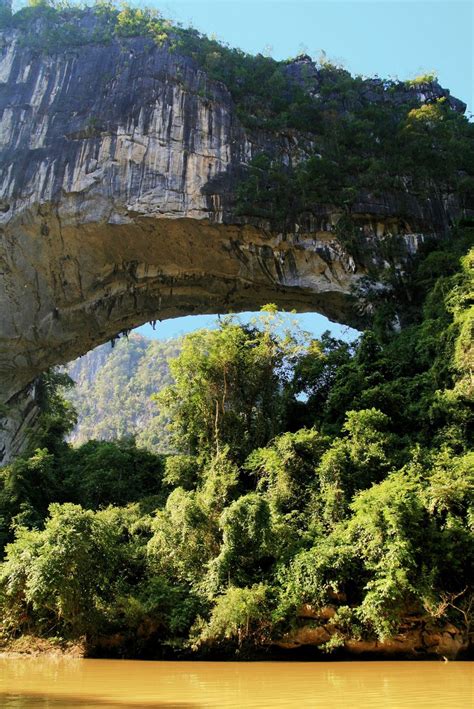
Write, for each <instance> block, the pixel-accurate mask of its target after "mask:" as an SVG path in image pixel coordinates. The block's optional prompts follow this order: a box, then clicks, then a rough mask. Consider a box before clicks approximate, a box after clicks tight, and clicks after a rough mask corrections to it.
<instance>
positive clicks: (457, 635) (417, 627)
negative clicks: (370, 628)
mask: <svg viewBox="0 0 474 709" xmlns="http://www.w3.org/2000/svg"><path fill="white" fill-rule="evenodd" d="M335 612H336V609H335V608H334V607H333V606H326V607H324V608H321V609H319V610H315V609H312V607H311V606H307V605H306V606H303V607H302V608H301V609H300V610H299V612H298V616H297V618H298V627H296V628H295V629H294V630H292V631H290V632H289V633H287V634H286V635H284V636H283V637H282V638H280V639H279V640H278V641H276V642H275V645H276V646H277V647H280V648H282V649H285V650H293V649H295V648H300V647H304V646H308V647H313V648H314V649H315V652H317V648H318V647H319V648H320V647H321V646H323V645H326V644H327V643H329V644H330V643H331V642H332V641H334V638H335V637H337V639H338V642H337V647H340V648H342V649H343V650H344V651H346V652H347V653H349V654H351V655H367V656H370V655H372V656H375V657H395V658H396V657H398V658H400V657H418V658H426V657H444V658H445V659H448V660H455V659H456V658H457V657H458V656H459V655H462V653H464V652H466V651H467V650H468V648H469V633H468V632H467V630H466V629H465V628H464V629H461V628H457V627H455V626H454V625H452V624H451V623H444V624H439V625H435V624H434V623H433V622H432V621H430V620H428V619H423V617H418V618H416V619H412V618H410V617H408V618H407V619H406V621H405V623H404V625H403V626H402V627H401V628H400V632H399V633H398V634H397V635H395V636H394V637H392V638H387V639H386V640H375V639H374V640H366V639H365V640H364V639H355V638H351V637H349V636H347V634H346V635H344V633H343V632H341V631H340V630H339V628H338V627H337V623H334V622H331V618H333V617H334V615H335Z"/></svg>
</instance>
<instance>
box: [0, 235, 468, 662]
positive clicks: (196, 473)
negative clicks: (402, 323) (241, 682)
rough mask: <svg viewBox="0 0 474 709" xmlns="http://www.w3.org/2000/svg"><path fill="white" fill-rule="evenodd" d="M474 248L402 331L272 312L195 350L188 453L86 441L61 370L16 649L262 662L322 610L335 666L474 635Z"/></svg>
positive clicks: (182, 393)
mask: <svg viewBox="0 0 474 709" xmlns="http://www.w3.org/2000/svg"><path fill="white" fill-rule="evenodd" d="M473 237H474V234H473V230H472V229H464V230H463V232H462V233H460V234H458V235H457V238H456V239H453V240H449V241H447V242H446V243H445V245H444V246H441V247H439V246H438V247H437V248H435V249H433V248H432V249H431V250H430V251H429V252H427V253H425V254H424V255H423V257H422V258H420V259H419V260H418V261H417V263H416V264H415V266H414V269H413V272H412V280H411V283H410V284H408V285H407V288H408V289H410V291H411V292H410V294H409V295H410V297H411V298H412V299H413V298H415V297H419V298H420V300H419V302H420V303H422V305H421V306H420V308H419V310H418V317H417V318H415V317H414V318H413V324H412V325H410V326H409V327H407V328H405V329H404V330H402V331H401V332H399V333H393V332H391V331H390V329H389V328H388V329H387V328H384V327H378V328H377V329H376V331H372V332H366V333H364V334H363V335H362V336H361V337H360V338H359V340H358V341H357V342H355V343H354V344H353V345H348V344H347V343H345V342H341V341H338V340H336V339H334V338H332V337H330V336H329V335H328V334H327V335H325V336H323V337H322V338H321V340H310V339H308V338H306V337H304V335H302V334H301V333H297V332H296V331H290V332H282V331H281V328H279V327H278V318H277V315H276V314H275V312H274V310H273V309H272V308H267V312H266V316H265V319H264V324H263V325H260V326H259V327H258V328H257V327H253V326H243V325H240V324H239V323H238V322H237V321H236V320H234V319H233V318H230V319H228V320H225V321H223V322H222V323H221V325H220V327H219V329H217V330H215V331H206V330H204V331H200V332H197V333H194V334H192V335H189V336H187V337H186V338H184V341H183V345H182V349H181V351H180V353H179V355H178V356H177V358H176V359H174V361H172V362H171V373H172V375H173V382H172V383H170V384H169V386H168V387H167V388H165V389H163V390H162V392H161V393H159V394H158V396H159V398H160V402H161V403H160V405H161V406H166V408H167V412H168V417H169V420H170V422H171V430H170V435H171V437H172V445H173V446H174V449H175V450H176V453H175V454H169V455H167V456H157V455H154V454H152V453H150V452H147V451H145V450H143V449H140V448H137V447H136V445H135V444H134V443H133V441H131V440H124V441H120V442H116V443H113V442H99V441H91V442H89V443H86V444H85V445H82V446H80V447H79V448H76V449H74V448H71V446H70V445H68V444H66V443H64V441H63V435H64V433H65V432H66V431H67V430H69V429H70V427H71V426H72V425H73V424H74V417H73V415H72V413H71V409H70V406H69V405H66V404H65V403H64V402H63V401H62V400H61V398H60V397H59V395H58V393H57V388H56V386H55V384H57V382H55V379H54V376H52V375H50V376H49V378H47V379H46V380H45V388H44V391H45V394H47V395H48V396H47V399H48V405H47V406H46V409H45V412H44V414H43V421H42V427H41V429H40V431H39V434H38V437H37V439H36V442H35V445H36V446H37V448H36V450H35V451H34V452H32V453H31V455H29V456H26V457H24V458H22V459H18V460H17V461H15V462H14V463H13V464H12V465H10V466H8V467H7V468H4V469H2V471H1V488H0V516H1V518H2V534H3V543H4V544H5V560H4V563H3V564H2V566H1V567H0V608H1V614H2V633H3V636H4V639H8V638H11V637H17V636H18V635H20V634H22V633H36V634H39V635H43V636H46V637H50V636H56V637H60V638H64V639H73V638H79V637H82V636H86V638H87V643H88V646H89V648H90V649H92V650H94V649H95V652H105V653H109V654H110V653H114V652H116V653H117V654H119V655H124V654H125V655H129V656H130V655H142V656H143V655H146V656H155V657H156V656H160V653H163V652H166V653H168V654H170V653H172V652H182V651H186V652H191V650H192V649H194V650H196V649H198V650H199V651H200V652H206V651H209V650H211V651H212V650H215V649H217V650H218V651H219V652H233V651H238V652H240V653H241V654H244V655H245V653H247V654H251V653H253V652H255V650H256V648H258V647H260V648H262V647H265V646H267V645H268V643H269V642H271V641H272V640H274V639H275V638H281V637H282V634H283V633H285V632H288V631H289V632H291V631H292V629H295V628H297V627H298V624H300V623H301V622H305V623H308V622H315V623H316V624H321V623H322V622H325V621H322V620H321V619H319V620H318V619H316V620H315V621H308V620H305V621H301V620H298V612H299V609H300V608H301V607H302V606H303V605H304V604H309V605H310V606H311V608H312V609H313V612H314V613H315V615H316V616H317V614H318V613H320V612H322V613H324V612H325V611H324V609H326V611H327V607H328V606H330V608H331V609H332V610H331V613H332V614H333V618H332V620H331V622H330V623H327V621H326V627H327V628H328V629H329V630H328V632H329V640H328V641H327V642H326V645H325V648H326V649H327V650H328V651H329V650H334V649H335V648H337V647H338V646H340V645H342V644H343V643H344V640H345V639H346V638H348V637H353V638H357V637H365V638H379V639H383V638H387V637H390V636H391V635H393V634H394V633H396V632H397V631H398V630H399V629H400V628H401V627H402V626H403V627H407V624H408V626H410V623H411V624H412V625H413V626H416V624H417V623H418V624H419V623H420V622H423V623H425V624H426V625H427V626H428V627H429V624H430V623H434V624H436V623H446V622H447V621H450V622H452V623H454V624H455V625H456V626H457V627H459V628H460V629H462V631H463V632H464V633H465V634H468V633H469V632H470V629H469V625H470V623H471V622H472V607H473V596H472V588H471V584H472V579H473V571H474V557H473V549H474V545H473V540H474V479H473V475H472V472H473V469H474V465H473V463H474V460H473V454H472V452H471V451H472V431H473V427H472V424H473V407H472V401H473V389H472V363H473V352H472V327H473V304H472V303H473V269H474V261H473V259H474V252H473V251H472V249H471V250H470V251H468V252H467V255H464V256H463V257H462V258H461V259H460V256H461V254H462V253H463V250H464V249H465V246H466V243H469V242H470V243H471V244H472V240H473ZM382 305H384V304H382ZM381 312H382V313H383V312H384V308H383V307H382V311H381ZM381 321H382V322H381V324H383V318H382V317H381ZM114 643H115V646H114ZM114 647H115V649H114ZM101 648H102V649H101Z"/></svg>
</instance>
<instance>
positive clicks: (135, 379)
mask: <svg viewBox="0 0 474 709" xmlns="http://www.w3.org/2000/svg"><path fill="white" fill-rule="evenodd" d="M179 347H180V343H179V340H171V341H169V342H160V341H158V340H152V341H148V340H146V339H145V338H143V337H140V336H138V335H134V334H132V335H130V337H129V338H120V340H119V341H118V342H117V343H116V344H115V346H114V347H113V349H112V348H111V347H110V345H101V346H100V347H98V348H96V349H95V350H93V351H92V352H88V353H87V354H86V355H84V356H83V357H81V358H80V359H78V360H76V361H75V362H73V363H72V364H71V365H69V367H68V374H69V376H70V377H71V379H73V380H74V382H75V386H74V387H73V388H72V389H69V390H67V391H65V392H64V394H63V395H64V397H65V398H67V400H68V401H70V402H71V404H72V406H73V407H74V409H75V410H76V411H77V419H78V420H77V425H76V426H75V428H74V430H73V431H72V432H71V434H70V435H69V440H70V441H72V442H73V443H74V444H80V443H85V442H87V441H88V440H89V439H91V438H94V439H100V440H108V441H112V440H117V439H121V438H127V437H131V436H132V437H134V439H135V441H136V443H137V445H138V446H141V447H145V448H147V449H148V450H150V451H151V452H153V453H167V452H169V451H170V440H169V433H168V432H167V430H166V423H167V422H166V419H165V417H164V412H163V411H161V410H160V409H159V408H158V407H157V405H156V403H155V402H153V401H152V400H151V396H152V394H156V393H157V392H158V391H160V389H162V388H163V387H164V386H166V385H168V384H170V383H171V375H170V372H169V366H168V361H169V360H170V359H171V358H173V357H175V356H176V355H177V353H178V351H179Z"/></svg>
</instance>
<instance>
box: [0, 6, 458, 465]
mask: <svg viewBox="0 0 474 709" xmlns="http://www.w3.org/2000/svg"><path fill="white" fill-rule="evenodd" d="M81 22H83V23H86V25H87V23H88V22H90V16H89V14H88V13H85V15H84V16H83V18H82V19H81ZM303 65H304V67H306V70H307V69H308V66H309V69H310V70H314V71H316V69H315V67H314V65H312V64H311V62H309V63H308V60H307V58H302V59H300V60H299V61H296V62H294V63H293V64H290V65H289V68H288V72H289V74H290V75H294V79H295V81H298V77H301V75H302V74H301V69H302V66H303ZM310 73H311V71H310ZM307 74H308V71H306V75H307ZM366 88H367V87H366ZM369 89H370V86H369V87H368V89H367V90H369ZM311 90H312V91H313V92H316V90H317V85H316V84H314V82H313V84H312V89H311ZM369 93H370V92H369ZM379 94H380V92H379V93H377V92H375V93H374V96H379ZM442 96H445V97H447V98H448V99H449V101H450V102H451V104H452V106H453V108H454V109H455V110H459V111H463V109H464V105H463V104H461V102H458V101H457V100H456V99H452V98H451V97H449V92H447V91H445V90H443V89H441V87H439V85H437V84H435V85H432V86H431V88H430V89H429V91H428V90H427V91H426V94H420V96H419V97H418V98H419V101H420V102H421V103H423V101H430V100H433V98H437V97H438V98H439V97H442ZM365 100H369V101H370V100H371V97H370V95H369V96H368V97H367V96H366V98H365ZM374 100H376V99H375V98H374ZM310 144H311V146H312V148H311V149H313V150H314V138H313V137H308V136H305V135H302V134H301V133H298V132H296V131H293V132H281V131H280V132H278V131H276V132H273V133H272V132H268V131H263V130H257V129H256V130H249V129H248V128H245V127H244V126H243V125H242V123H241V121H240V120H239V119H238V117H237V114H236V111H235V105H234V102H233V99H232V96H231V93H230V92H229V90H228V88H227V87H226V86H225V85H224V84H222V83H219V82H218V81H213V80H211V79H210V78H209V77H208V75H207V74H206V73H205V72H204V71H203V70H202V69H200V68H199V66H198V65H197V64H196V62H195V61H194V60H193V59H192V58H190V57H189V56H185V55H184V54H182V53H180V52H179V51H176V50H174V51H172V50H171V48H170V46H169V44H167V43H163V44H161V45H160V44H156V43H154V42H152V41H151V40H150V39H149V38H143V37H132V38H125V39H124V38H122V39H120V41H118V40H112V41H111V42H108V43H107V44H104V43H100V42H97V41H95V42H92V41H91V42H90V43H84V44H82V45H81V46H75V47H71V48H70V49H68V48H63V49H61V50H60V51H52V52H49V53H47V52H42V51H40V50H38V48H37V47H34V46H29V45H28V43H27V42H25V37H24V32H22V30H21V29H16V28H14V27H13V28H9V27H7V28H6V29H4V30H3V31H2V32H1V33H0V151H1V152H0V313H1V326H0V327H1V331H0V401H1V402H9V404H8V405H9V412H8V416H7V417H6V418H5V420H4V423H3V426H4V431H3V434H0V435H2V436H3V439H4V440H3V444H2V442H1V441H0V459H1V458H2V457H3V458H4V460H6V459H8V458H9V457H11V455H13V454H14V453H15V452H17V451H18V450H20V449H21V447H22V445H23V440H24V436H23V434H21V435H19V434H18V428H19V427H20V431H21V430H23V426H24V420H25V416H26V413H25V412H26V411H28V412H30V413H29V414H28V415H29V416H30V418H31V416H32V406H33V405H32V403H31V402H32V400H33V399H34V397H33V399H32V397H31V389H30V390H25V387H28V386H29V385H30V383H31V382H32V381H33V380H34V378H35V377H36V376H38V374H40V373H41V372H42V371H43V370H45V369H46V368H48V367H50V366H52V365H55V364H58V363H63V362H66V361H69V360H72V359H73V358H75V357H76V356H78V355H80V354H82V353H84V352H85V351H87V350H89V349H90V348H92V347H94V346H96V345H98V344H100V343H102V342H105V341H106V340H108V339H110V338H111V337H113V336H115V335H116V334H117V333H119V332H120V331H122V330H124V329H130V328H132V327H135V326H137V325H139V324H141V323H143V322H146V321H147V320H158V319H163V318H170V317H176V316H179V315H184V314H191V313H205V312H222V311H228V310H242V309H255V308H258V307H259V306H261V305H262V304H264V303H266V302H275V303H277V304H278V305H279V306H280V307H282V308H296V309H297V310H299V311H317V312H320V313H324V314H325V315H327V316H328V317H330V318H332V319H334V320H338V321H342V322H346V323H349V324H352V325H355V326H358V325H360V323H361V322H363V315H362V314H361V311H360V309H359V310H358V309H357V308H354V304H353V302H352V300H351V291H352V289H353V287H354V286H355V285H357V283H358V282H359V281H360V280H361V279H362V278H363V277H364V276H365V275H366V274H367V270H368V268H369V266H373V267H375V269H376V271H377V272H378V273H381V272H382V271H383V269H384V268H385V267H386V266H387V262H386V260H384V257H383V255H381V252H380V249H378V245H380V243H382V242H384V240H387V239H391V238H392V237H394V236H396V238H397V239H398V241H399V244H401V246H402V248H401V251H400V254H399V257H398V259H399V265H401V264H403V261H404V259H405V258H406V257H407V255H409V254H411V253H413V252H414V251H415V250H416V249H417V246H418V244H419V243H420V241H422V240H423V239H425V238H426V237H427V236H429V235H433V234H440V233H442V232H443V231H444V230H445V229H446V228H447V226H448V225H449V224H450V223H451V222H452V221H453V219H454V218H456V216H458V215H459V213H460V208H459V205H458V203H457V202H456V200H455V199H454V200H453V199H452V197H449V198H448V197H445V196H441V195H437V196H436V198H435V197H433V198H432V199H428V200H424V201H420V200H419V199H418V198H417V197H416V196H413V195H410V194H405V195H403V197H402V198H401V197H400V195H398V196H394V195H388V194H387V195H385V196H384V197H380V196H379V197H374V195H373V194H371V193H370V192H367V191H366V192H365V193H361V194H360V195H359V197H358V200H357V202H356V204H354V206H353V210H352V213H353V216H354V217H355V218H356V219H357V220H358V222H357V223H358V224H359V227H358V228H359V231H360V238H361V239H363V240H364V242H365V244H366V247H367V248H366V251H367V252H368V253H369V254H371V255H370V256H369V258H368V259H366V260H365V261H364V260H362V261H358V260H357V259H355V258H354V256H353V255H351V253H349V251H348V249H347V248H346V246H345V245H344V242H343V240H342V241H341V239H340V234H338V233H337V231H336V230H335V225H336V224H337V221H338V219H339V216H340V210H338V209H336V208H334V207H331V205H324V204H321V205H319V206H318V207H317V208H315V210H314V214H313V217H312V219H311V220H310V222H308V223H306V224H305V226H304V227H302V226H301V225H295V227H294V229H293V230H290V231H285V232H275V231H274V230H272V229H271V228H270V224H269V223H268V222H266V221H262V220H258V219H255V218H247V217H246V216H245V214H244V215H242V214H239V215H238V214H237V213H236V209H235V189H236V185H237V184H238V182H239V179H240V178H241V176H242V174H243V172H244V171H245V166H246V165H247V164H248V163H249V161H250V160H251V158H252V156H255V155H256V154H258V153H259V152H261V151H262V150H271V151H273V152H274V153H275V154H278V155H280V156H282V159H284V160H287V161H290V160H295V161H297V160H299V159H301V155H302V154H304V152H305V151H307V150H308V145H310ZM314 215H316V216H314ZM28 391H29V392H30V393H28ZM33 408H34V407H33ZM15 416H16V417H17V420H16V421H15ZM15 432H16V433H15ZM12 440H14V441H16V442H13V443H12ZM2 451H3V452H2Z"/></svg>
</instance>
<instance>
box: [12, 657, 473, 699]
mask: <svg viewBox="0 0 474 709" xmlns="http://www.w3.org/2000/svg"><path fill="white" fill-rule="evenodd" d="M473 670H474V666H473V663H471V662H457V663H451V662H450V663H447V662H314V663H310V662H253V663H236V662H140V661H121V660H80V659H56V658H46V657H40V658H19V659H12V658H0V706H1V707H2V708H3V709H23V708H27V709H31V708H32V707H35V708H38V709H50V708H51V709H74V708H75V707H78V708H80V707H83V708H84V709H85V708H87V709H107V707H128V708H129V709H138V707H165V708H167V709H171V708H172V707H173V708H175V709H178V708H179V709H198V708H199V707H220V708H221V707H222V708H224V707H239V708H240V707H269V708H270V707H271V708H273V707H298V708H299V707H314V708H315V709H342V708H344V709H371V708H372V707H377V708H381V707H383V709H411V707H416V709H424V708H425V707H426V709H438V708H439V709H441V708H443V709H458V708H459V709H461V708H462V709H471V707H473V706H474V695H473V693H474V673H473Z"/></svg>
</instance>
